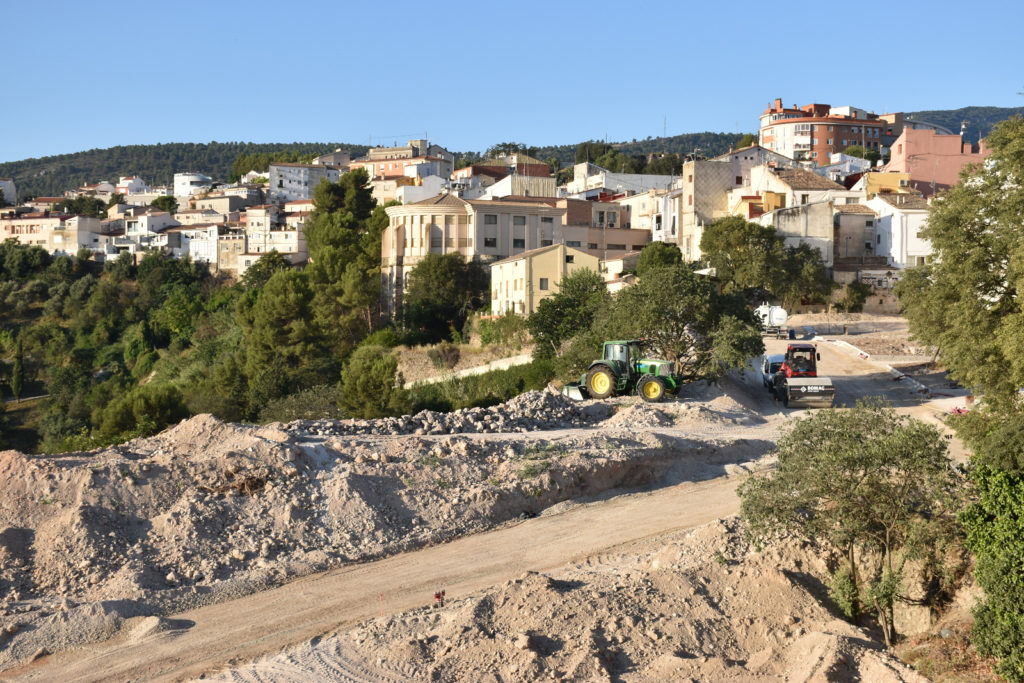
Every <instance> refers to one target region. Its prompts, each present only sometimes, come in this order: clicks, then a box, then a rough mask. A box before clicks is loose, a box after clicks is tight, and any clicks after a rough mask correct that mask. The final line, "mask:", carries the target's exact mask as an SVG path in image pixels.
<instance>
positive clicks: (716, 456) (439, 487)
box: [0, 387, 781, 668]
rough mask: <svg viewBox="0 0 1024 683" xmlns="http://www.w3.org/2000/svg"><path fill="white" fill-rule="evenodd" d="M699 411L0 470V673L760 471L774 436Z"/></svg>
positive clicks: (733, 413) (715, 411) (280, 430)
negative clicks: (411, 553)
mask: <svg viewBox="0 0 1024 683" xmlns="http://www.w3.org/2000/svg"><path fill="white" fill-rule="evenodd" d="M693 392H696V393H695V394H694V395H692V396H689V397H688V400H685V401H679V402H672V403H665V404H659V406H658V407H657V408H655V407H651V406H647V405H644V404H639V403H637V401H636V399H622V400H620V402H619V403H618V404H616V403H609V402H605V403H601V402H585V403H574V402H572V401H569V400H568V399H566V398H564V397H562V396H561V395H560V394H554V393H551V392H530V393H527V394H524V395H522V396H519V397H517V398H516V399H513V400H512V401H509V402H508V403H505V404H503V405H501V406H495V407H492V408H488V409H472V410H464V411H459V412H456V413H452V414H437V413H430V412H424V413H420V414H419V415H414V416H406V417H403V418H395V419H385V420H374V421H362V420H355V421H299V422H294V423H291V424H271V425H266V426H252V425H240V424H226V423H223V422H220V421H219V420H217V419H215V418H213V417H211V416H208V415H204V416H197V417H194V418H191V419H189V420H186V421H183V422H182V423H180V424H179V425H177V426H175V427H173V428H170V429H168V430H166V431H165V432H163V433H161V434H159V435H157V436H154V437H151V438H146V439H137V440H134V441H131V442H128V443H125V444H121V445H118V446H115V447H111V448H107V449H103V450H100V451H94V452H88V453H73V454H64V455H54V456H29V455H25V454H22V453H18V452H14V451H5V452H0V478H2V480H3V481H4V482H5V486H4V487H3V490H2V491H0V668H7V667H10V666H12V665H14V664H16V663H18V662H23V661H25V660H27V659H30V658H31V657H33V656H34V655H36V654H38V653H39V652H40V651H41V650H43V649H45V651H48V652H55V651H57V650H61V649H65V648H68V647H71V646H74V645H77V644H81V643H84V642H89V641H94V640H99V639H103V638H106V637H109V636H111V635H113V634H115V633H117V632H119V631H120V630H121V629H123V628H124V627H125V624H126V620H128V619H131V618H133V617H154V616H159V615H166V614H169V613H173V612H177V611H181V610H184V609H187V608H191V607H195V606H199V605H201V604H207V603H210V602H214V601H219V600H225V599H230V598H232V597H236V596H238V595H242V594H245V593H249V592H253V591H256V590H260V589H262V588H265V587H268V586H271V585H276V584H280V583H282V582H284V581H286V580H288V579H289V578H290V577H294V576H298V575H303V574H308V573H310V572H314V571H318V570H322V569H326V568H329V567H337V566H341V565H344V564H346V563H351V562H359V561H365V560H369V559H373V558H378V557H381V556H385V555H390V554H394V553H398V552H402V551H404V550H408V549H411V548H415V547H420V546H424V545H427V544H433V543H438V542H441V541H445V540H448V539H452V538H455V537H457V536H460V535H464V534H468V533H474V532H478V531H483V530H486V529H490V528H493V527H494V526H495V525H499V524H502V523H504V522H506V521H509V520H514V519H517V518H519V517H520V516H523V515H526V516H530V515H534V514H538V513H540V512H541V511H543V510H545V509H547V508H550V507H551V506H553V505H556V504H558V503H560V502H562V501H567V500H570V499H586V498H588V497H594V496H597V495H599V494H601V493H602V492H605V491H608V490H609V489H620V488H629V487H644V486H647V485H650V484H651V483H653V482H661V483H665V482H671V481H683V480H699V479H704V478H709V477H714V476H720V475H722V474H726V473H730V472H733V473H742V472H744V471H746V470H747V469H749V468H750V467H756V466H758V463H759V461H760V460H761V459H762V458H763V457H764V456H765V454H766V453H767V452H768V450H769V449H770V448H771V445H772V442H773V439H774V435H775V434H776V432H777V426H778V423H779V420H780V419H781V418H779V419H775V420H774V421H772V420H766V419H765V418H763V417H761V416H759V415H758V414H756V413H755V412H753V411H751V410H749V409H748V408H746V407H744V405H743V404H742V403H741V402H740V401H742V397H740V400H736V399H734V398H731V397H730V396H729V395H727V394H726V393H725V392H723V391H722V390H721V389H718V388H713V387H703V388H695V389H693ZM776 417H777V416H776ZM737 426H743V427H745V428H746V429H744V430H743V434H742V435H743V437H744V438H741V439H738V438H737V434H736V428H737ZM137 622H138V620H137V619H132V620H131V622H130V623H131V624H132V625H133V626H132V628H137V626H136V625H135V624H136V623H137ZM155 623H161V622H155Z"/></svg>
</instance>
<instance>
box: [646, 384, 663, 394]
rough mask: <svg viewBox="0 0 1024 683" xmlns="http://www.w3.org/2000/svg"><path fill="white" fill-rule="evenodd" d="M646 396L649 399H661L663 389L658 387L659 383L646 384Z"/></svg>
mask: <svg viewBox="0 0 1024 683" xmlns="http://www.w3.org/2000/svg"><path fill="white" fill-rule="evenodd" d="M644 396H646V397H647V398H660V397H661V387H660V386H658V383H657V382H647V383H646V384H644Z"/></svg>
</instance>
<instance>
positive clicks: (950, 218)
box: [896, 117, 1024, 412]
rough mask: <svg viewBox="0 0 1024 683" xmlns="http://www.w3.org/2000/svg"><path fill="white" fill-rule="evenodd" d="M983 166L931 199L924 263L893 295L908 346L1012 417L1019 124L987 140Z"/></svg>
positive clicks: (1019, 244) (1019, 248) (1023, 315)
mask: <svg viewBox="0 0 1024 683" xmlns="http://www.w3.org/2000/svg"><path fill="white" fill-rule="evenodd" d="M987 146H988V147H989V149H991V150H992V154H991V156H989V157H988V159H987V161H986V164H985V165H984V166H983V167H981V168H978V169H970V170H968V171H967V172H966V174H965V176H964V178H965V179H964V180H962V181H961V182H960V183H959V184H957V185H955V186H953V187H952V188H950V189H949V190H948V191H947V192H945V193H943V194H942V195H940V196H939V197H938V198H936V200H935V201H934V203H933V204H932V207H931V210H930V212H929V214H928V226H927V228H926V229H925V230H924V236H925V237H926V238H927V239H928V240H929V242H930V243H931V245H932V251H933V258H931V259H930V260H929V263H928V264H927V265H924V266H920V267H918V268H912V269H909V270H907V271H905V273H904V276H903V278H902V280H901V281H900V283H899V284H898V285H897V288H896V292H897V295H898V296H899V299H900V304H901V306H902V307H903V310H904V315H906V317H907V320H908V321H909V323H910V330H911V332H912V333H913V335H914V337H916V338H917V339H920V340H921V341H923V342H924V343H926V344H930V345H932V346H935V347H938V348H939V361H940V362H941V363H942V364H943V365H944V366H945V367H946V368H948V369H949V373H950V376H951V377H952V378H953V379H955V380H956V381H958V382H960V383H961V384H962V385H963V386H967V387H974V388H976V389H977V390H979V391H984V393H985V402H986V403H987V404H988V405H990V406H993V407H996V406H997V405H998V407H1001V408H1005V409H1006V410H1011V411H1014V412H1015V411H1016V410H1017V406H1018V405H1019V396H1018V393H1017V390H1018V389H1019V388H1020V387H1022V386H1024V354H1022V353H1021V352H1020V350H1021V348H1024V308H1022V307H1021V306H1020V303H1019V296H1020V287H1021V284H1022V283H1024V233H1022V231H1021V229H1020V217H1021V216H1022V215H1024V182H1022V180H1021V178H1024V119H1021V118H1019V117H1018V118H1014V119H1010V120H1008V121H1006V122H1004V123H1003V124H1000V125H999V126H998V127H996V129H995V130H993V131H992V134H991V135H990V136H989V137H988V138H987Z"/></svg>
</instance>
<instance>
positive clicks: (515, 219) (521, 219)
mask: <svg viewBox="0 0 1024 683" xmlns="http://www.w3.org/2000/svg"><path fill="white" fill-rule="evenodd" d="M512 225H526V216H512Z"/></svg>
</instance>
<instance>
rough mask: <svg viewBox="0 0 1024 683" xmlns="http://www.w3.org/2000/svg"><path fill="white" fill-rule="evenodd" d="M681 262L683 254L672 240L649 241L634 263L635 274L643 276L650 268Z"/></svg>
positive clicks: (664, 266)
mask: <svg viewBox="0 0 1024 683" xmlns="http://www.w3.org/2000/svg"><path fill="white" fill-rule="evenodd" d="M682 262H683V254H682V253H681V252H680V251H679V246H678V245H676V244H675V243H674V242H650V243H648V244H646V245H645V246H644V248H643V250H642V251H641V252H640V258H639V259H638V260H637V263H636V274H637V275H639V276H640V277H643V276H644V274H645V273H647V272H649V271H651V270H655V269H657V268H666V267H669V266H675V265H678V264H680V263H682Z"/></svg>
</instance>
